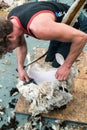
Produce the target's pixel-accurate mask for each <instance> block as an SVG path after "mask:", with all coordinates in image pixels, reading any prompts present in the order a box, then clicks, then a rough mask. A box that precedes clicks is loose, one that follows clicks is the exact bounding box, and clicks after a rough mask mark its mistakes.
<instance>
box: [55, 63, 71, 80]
mask: <svg viewBox="0 0 87 130" xmlns="http://www.w3.org/2000/svg"><path fill="white" fill-rule="evenodd" d="M69 74H70V68H68V67H66V66H65V65H62V66H60V67H59V68H58V69H57V72H56V75H55V76H56V78H57V79H58V80H59V81H64V80H66V79H67V78H68V76H69Z"/></svg>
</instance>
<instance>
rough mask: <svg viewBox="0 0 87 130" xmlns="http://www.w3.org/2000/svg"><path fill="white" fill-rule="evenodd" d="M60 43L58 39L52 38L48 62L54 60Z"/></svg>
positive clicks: (47, 57)
mask: <svg viewBox="0 0 87 130" xmlns="http://www.w3.org/2000/svg"><path fill="white" fill-rule="evenodd" d="M59 46H60V43H59V42H58V41H55V40H52V41H50V44H49V48H48V53H47V56H46V58H45V61H46V62H52V61H53V60H54V58H55V53H56V52H57V49H58V48H59Z"/></svg>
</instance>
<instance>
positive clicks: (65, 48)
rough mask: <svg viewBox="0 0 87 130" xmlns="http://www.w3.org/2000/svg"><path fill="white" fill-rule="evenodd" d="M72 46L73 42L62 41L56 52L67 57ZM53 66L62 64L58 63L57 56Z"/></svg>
mask: <svg viewBox="0 0 87 130" xmlns="http://www.w3.org/2000/svg"><path fill="white" fill-rule="evenodd" d="M70 46H71V43H61V42H60V46H59V48H58V49H57V51H56V53H60V54H61V55H62V56H63V57H64V59H66V57H67V55H68V53H69V51H70ZM52 66H53V67H55V68H57V67H59V66H60V64H58V63H57V61H56V58H54V60H53V62H52Z"/></svg>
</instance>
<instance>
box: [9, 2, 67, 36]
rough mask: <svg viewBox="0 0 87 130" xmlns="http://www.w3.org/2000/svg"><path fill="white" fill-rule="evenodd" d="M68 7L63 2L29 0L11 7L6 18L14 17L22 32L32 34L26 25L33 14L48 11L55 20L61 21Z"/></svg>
mask: <svg viewBox="0 0 87 130" xmlns="http://www.w3.org/2000/svg"><path fill="white" fill-rule="evenodd" d="M68 9H69V6H67V5H66V4H63V3H57V2H48V1H43V2H29V3H25V4H23V5H20V6H17V7H15V8H14V9H12V10H11V12H10V13H9V14H8V16H7V18H8V19H11V18H15V19H16V20H17V22H18V24H19V25H20V27H21V28H22V29H23V31H24V33H26V34H29V35H31V36H33V34H32V33H31V32H29V31H28V30H27V26H28V27H29V25H30V23H31V21H32V20H33V18H34V17H35V16H37V15H38V14H40V13H43V12H50V13H53V14H54V15H55V17H56V21H57V22H61V21H62V18H63V16H64V15H65V13H66V12H67V10H68Z"/></svg>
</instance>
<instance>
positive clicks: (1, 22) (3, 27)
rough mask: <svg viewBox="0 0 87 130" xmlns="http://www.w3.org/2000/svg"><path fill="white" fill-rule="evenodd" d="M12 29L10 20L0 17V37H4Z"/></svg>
mask: <svg viewBox="0 0 87 130" xmlns="http://www.w3.org/2000/svg"><path fill="white" fill-rule="evenodd" d="M12 31H13V24H12V22H11V21H10V20H5V19H0V38H4V37H6V36H7V35H8V34H10V33H11V32H12Z"/></svg>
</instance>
